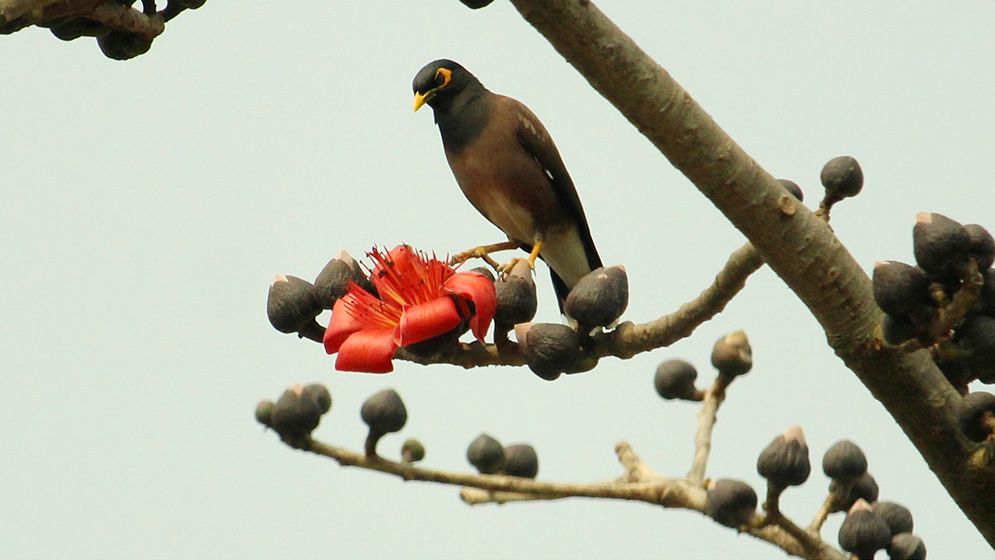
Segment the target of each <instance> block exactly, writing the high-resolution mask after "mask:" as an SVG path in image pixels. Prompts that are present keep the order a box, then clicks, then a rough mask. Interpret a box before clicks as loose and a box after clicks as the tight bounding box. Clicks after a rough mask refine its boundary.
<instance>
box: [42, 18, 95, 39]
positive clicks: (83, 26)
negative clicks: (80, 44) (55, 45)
mask: <svg viewBox="0 0 995 560" xmlns="http://www.w3.org/2000/svg"><path fill="white" fill-rule="evenodd" d="M50 31H51V32H52V35H55V36H56V37H58V38H59V39H61V40H63V41H72V40H73V39H79V38H80V37H98V36H100V35H105V34H106V33H107V32H109V31H110V28H109V27H107V26H106V25H104V24H102V23H100V22H98V21H93V20H92V19H86V18H82V17H77V18H70V19H69V20H68V21H65V22H62V23H59V24H58V25H55V26H53V27H52V29H51V30H50Z"/></svg>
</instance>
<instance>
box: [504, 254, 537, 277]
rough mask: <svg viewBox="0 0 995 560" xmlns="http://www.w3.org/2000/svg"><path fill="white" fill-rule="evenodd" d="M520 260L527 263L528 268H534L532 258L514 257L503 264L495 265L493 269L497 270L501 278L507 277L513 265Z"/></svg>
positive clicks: (513, 267)
mask: <svg viewBox="0 0 995 560" xmlns="http://www.w3.org/2000/svg"><path fill="white" fill-rule="evenodd" d="M520 262H524V263H527V264H528V265H529V270H535V268H536V266H535V262H534V261H533V260H531V259H523V258H520V257H515V258H513V259H511V260H510V261H508V262H506V263H504V264H501V265H498V266H496V267H495V270H497V272H498V274H499V275H501V278H507V277H508V276H509V275H510V274H511V273H512V271H513V270H514V269H515V266H516V265H517V264H518V263H520Z"/></svg>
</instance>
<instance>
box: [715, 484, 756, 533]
mask: <svg viewBox="0 0 995 560" xmlns="http://www.w3.org/2000/svg"><path fill="white" fill-rule="evenodd" d="M756 509H757V493H756V492H754V491H753V488H751V487H750V485H749V484H747V483H745V482H742V481H740V480H732V479H729V478H720V479H719V480H715V481H712V482H710V483H709V484H708V494H707V495H706V497H705V515H707V516H709V517H711V518H712V519H714V520H715V521H717V522H719V523H721V524H722V525H725V526H726V527H732V528H734V529H736V528H739V527H741V526H743V525H746V524H747V523H749V522H750V520H751V519H753V514H754V513H756Z"/></svg>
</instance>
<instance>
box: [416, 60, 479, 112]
mask: <svg viewBox="0 0 995 560" xmlns="http://www.w3.org/2000/svg"><path fill="white" fill-rule="evenodd" d="M411 89H412V90H414V93H415V111H417V110H418V109H419V108H421V106H422V105H426V104H427V105H430V106H431V107H432V108H433V109H435V110H436V112H438V111H443V112H444V111H446V110H448V109H449V107H450V106H451V105H452V103H453V101H454V100H455V99H457V98H458V97H460V94H461V93H464V92H467V93H471V94H475V93H479V92H482V91H484V89H483V86H482V85H481V84H480V81H479V80H477V78H476V77H475V76H474V75H473V74H471V73H470V72H469V71H467V69H466V68H463V67H462V66H460V65H459V64H457V63H455V62H453V61H452V60H447V59H444V58H443V59H440V60H436V61H433V62H429V63H428V64H426V65H425V67H424V68H422V69H421V70H419V71H418V74H416V75H415V79H414V80H413V81H412V82H411Z"/></svg>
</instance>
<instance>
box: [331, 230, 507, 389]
mask: <svg viewBox="0 0 995 560" xmlns="http://www.w3.org/2000/svg"><path fill="white" fill-rule="evenodd" d="M367 255H368V256H369V257H370V259H371V260H372V261H373V263H374V268H373V271H372V272H371V273H370V281H371V282H373V285H374V286H375V287H376V289H377V293H379V297H377V296H374V295H373V294H371V293H369V292H367V291H366V290H364V289H363V288H361V287H360V286H359V285H358V284H356V283H354V282H349V288H348V292H347V293H346V295H344V296H342V297H341V298H339V300H338V301H336V302H335V305H334V306H333V307H332V320H331V321H329V323H328V328H327V329H325V337H324V343H325V351H326V352H328V353H329V354H335V353H336V352H338V357H337V358H336V359H335V369H337V370H340V371H362V372H367V373H387V372H390V371H393V370H394V366H393V364H392V363H391V358H393V357H394V352H396V351H397V349H398V348H399V347H402V346H408V345H410V344H415V343H418V342H422V341H425V340H428V339H430V338H434V337H436V336H439V335H441V334H445V333H448V332H450V331H452V330H453V329H456V328H458V327H460V325H463V328H466V325H467V323H464V321H469V327H470V330H471V331H472V332H473V335H474V336H476V337H477V340H479V341H481V342H483V340H484V335H485V334H487V329H488V328H489V327H490V324H491V320H492V319H493V318H494V311H495V309H496V307H497V300H496V298H495V295H494V284H493V283H492V282H491V280H490V279H489V278H487V277H486V276H484V275H483V274H479V273H476V272H456V270H455V269H453V268H452V267H451V266H449V265H448V264H447V263H446V262H444V261H440V260H438V259H436V258H434V257H431V258H430V257H428V256H427V255H425V254H424V253H420V252H417V251H415V250H414V249H412V248H411V247H410V246H408V245H398V246H397V247H394V248H393V249H391V250H390V251H389V252H388V253H386V254H385V253H383V252H382V251H380V250H379V249H377V248H373V250H372V251H370V252H369V253H367Z"/></svg>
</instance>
